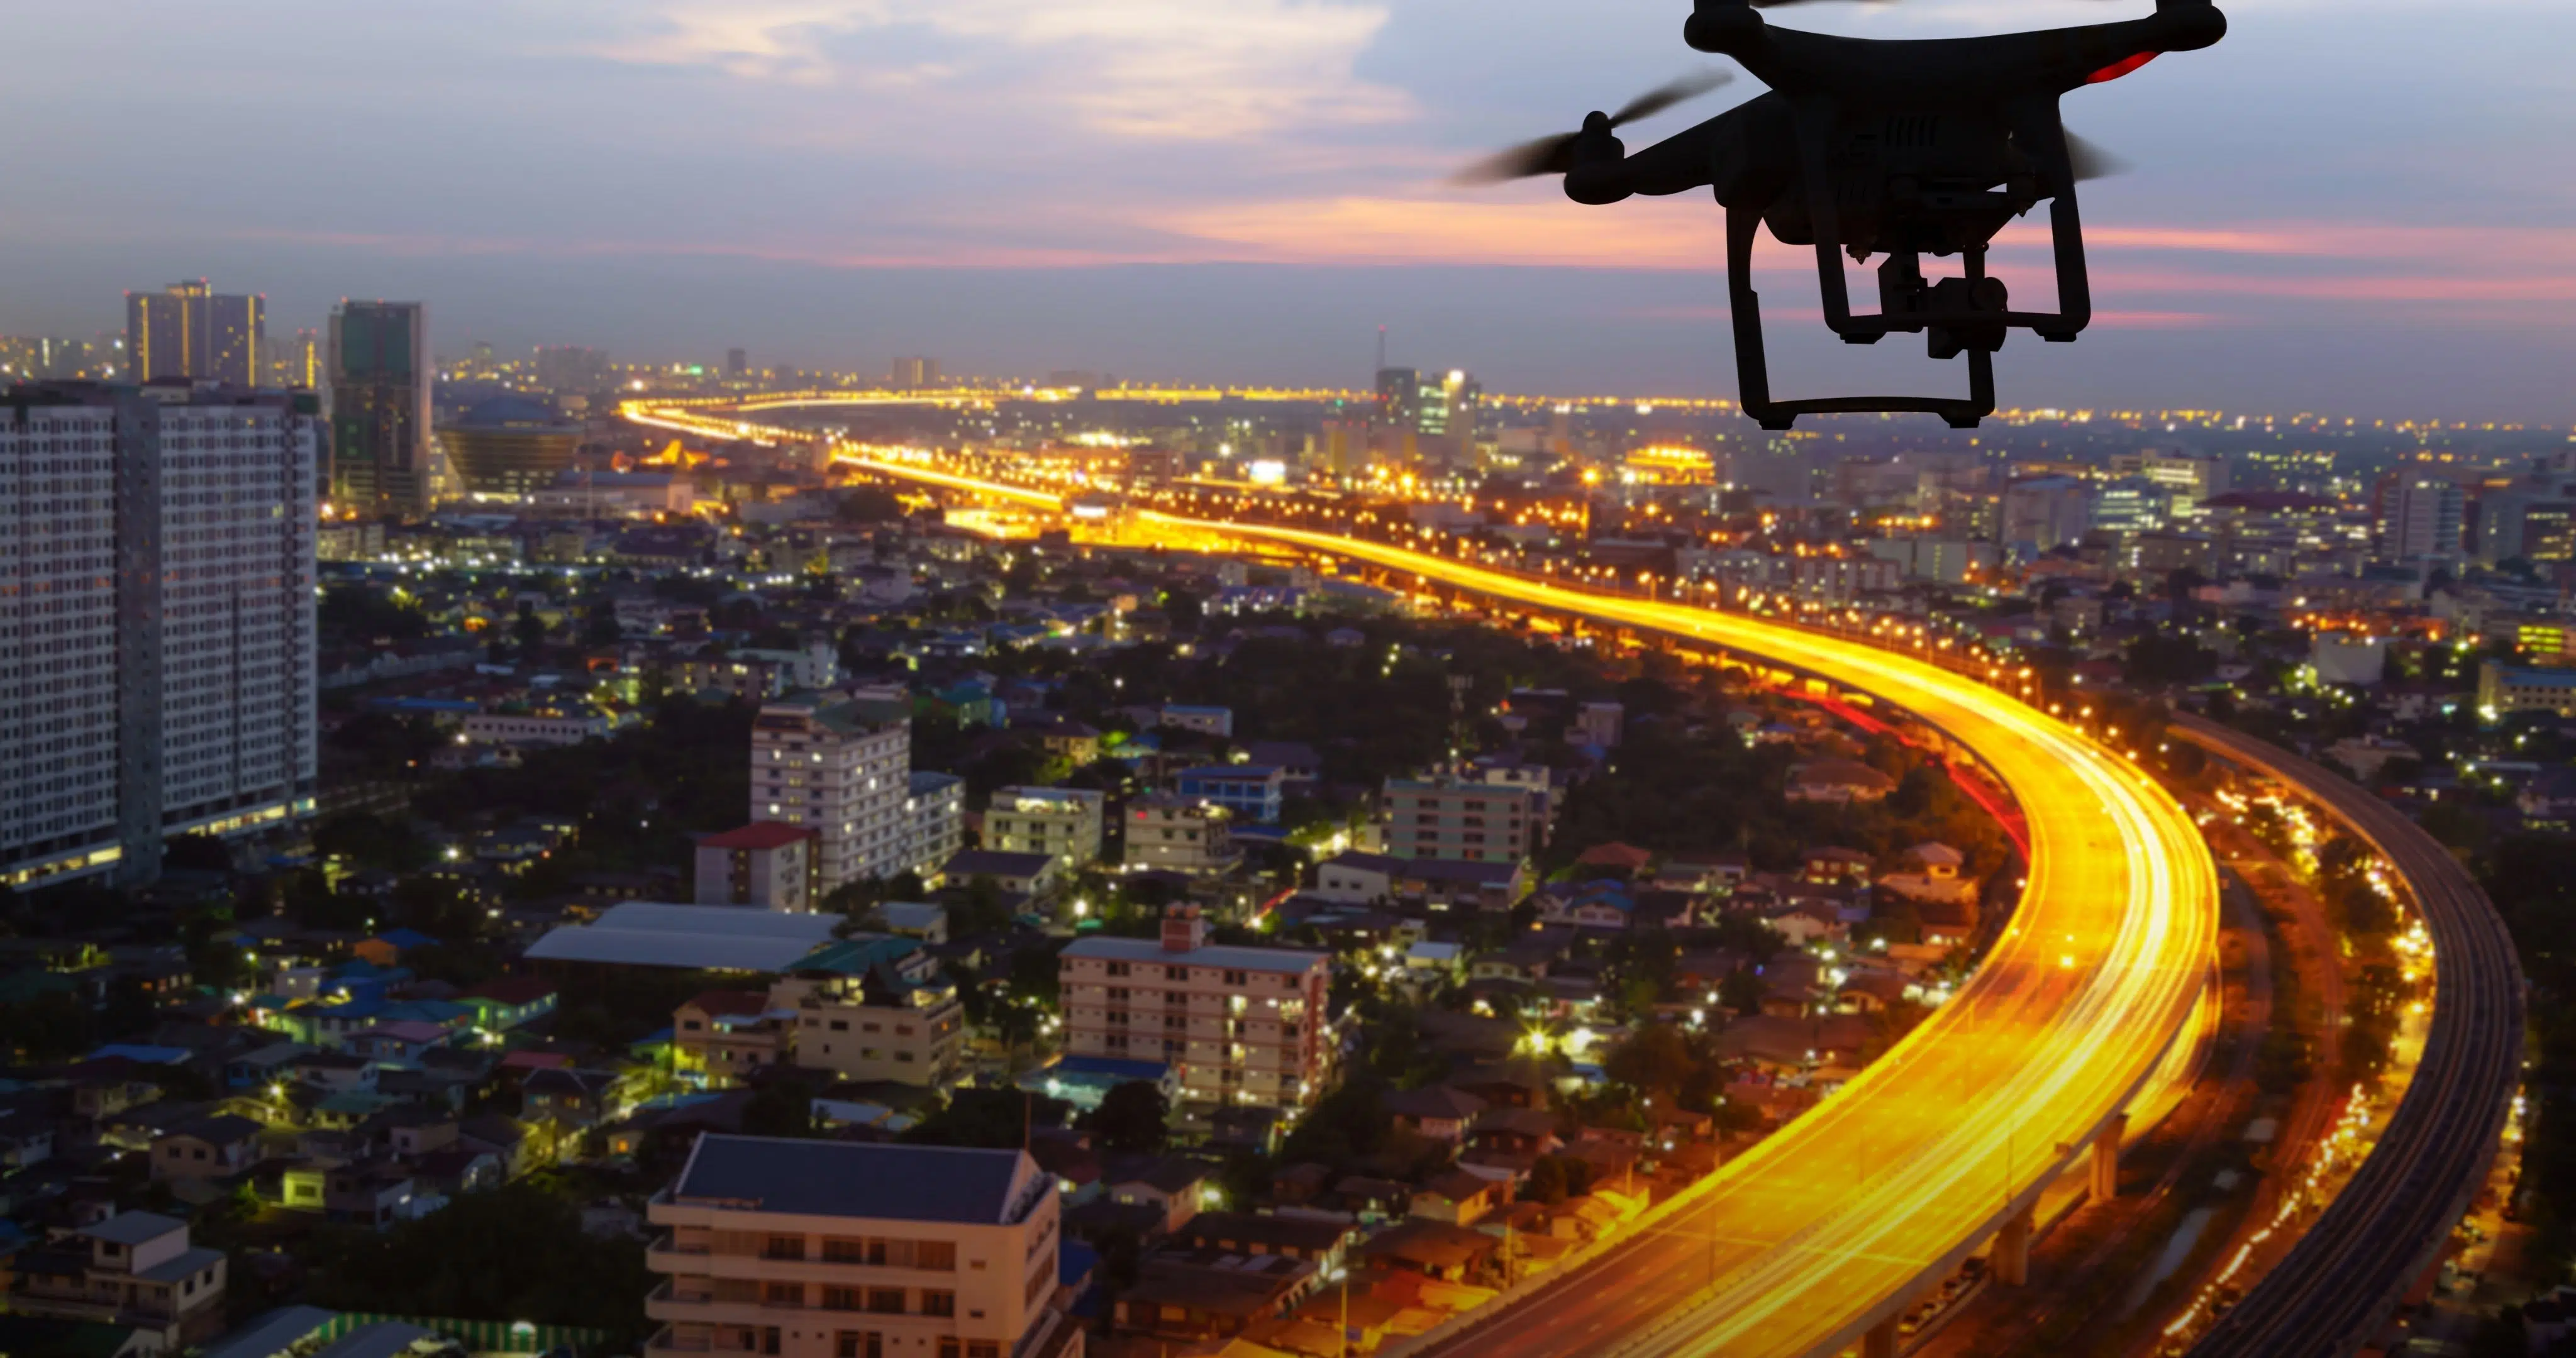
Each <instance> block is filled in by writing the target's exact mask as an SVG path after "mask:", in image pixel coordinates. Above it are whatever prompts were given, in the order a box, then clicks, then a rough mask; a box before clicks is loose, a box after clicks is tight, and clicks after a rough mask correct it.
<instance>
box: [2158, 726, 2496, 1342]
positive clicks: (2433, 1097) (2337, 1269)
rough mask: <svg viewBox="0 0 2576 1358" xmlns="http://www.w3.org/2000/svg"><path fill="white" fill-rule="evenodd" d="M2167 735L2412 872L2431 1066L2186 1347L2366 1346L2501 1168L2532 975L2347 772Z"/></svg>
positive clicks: (2224, 739)
mask: <svg viewBox="0 0 2576 1358" xmlns="http://www.w3.org/2000/svg"><path fill="white" fill-rule="evenodd" d="M2167 732H2168V734H2169V735H2171V736H2180V737H2182V738H2183V739H2186V740H2189V741H2191V742H2192V743H2193V744H2196V745H2199V746H2200V747H2202V748H2203V749H2205V750H2207V751H2209V752H2210V753H2212V754H2214V755H2217V756H2218V757H2220V758H2222V759H2225V760H2227V761H2228V762H2230V763H2233V764H2236V765H2238V766H2240V767H2243V768H2248V769H2253V770H2255V771H2258V772H2261V773H2264V774H2267V775H2269V776H2271V777H2273V778H2275V779H2278V780H2280V781H2281V782H2284V783H2288V784H2291V785H2293V786H2295V787H2297V788H2298V789H2299V790H2300V791H2301V792H2302V793H2303V794H2304V795H2305V796H2307V797H2308V798H2309V799H2311V800H2312V801H2314V802H2315V803H2316V804H2317V805H2319V806H2320V807H2323V808H2324V809H2325V810H2326V811H2327V812H2328V813H2329V814H2331V815H2332V816H2333V817H2334V818H2335V819H2336V820H2337V821H2340V822H2342V824H2343V825H2344V827H2345V828H2346V829H2347V830H2349V831H2350V832H2351V833H2353V834H2354V835H2357V836H2359V837H2360V838H2361V839H2363V840H2364V841H2366V842H2367V843H2369V844H2370V845H2371V847H2373V848H2375V849H2377V850H2378V851H2379V852H2380V853H2381V854H2382V855H2383V856H2385V857H2386V858H2387V859H2388V861H2389V862H2390V863H2391V864H2393V865H2394V866H2395V867H2396V869H2397V871H2398V872H2399V873H2400V874H2401V875H2402V876H2404V878H2405V879H2406V882H2407V885H2408V887H2409V888H2410V889H2411V890H2412V891H2413V892H2414V895H2415V901H2416V905H2417V908H2418V909H2419V910H2420V911H2421V912H2422V914H2423V916H2424V922H2425V926H2426V928H2427V929H2429V930H2430V931H2431V933H2432V935H2433V1021H2432V1026H2431V1029H2430V1031H2429V1032H2427V1033H2426V1035H2425V1039H2424V1055H2423V1059H2422V1060H2421V1061H2420V1062H2419V1063H2418V1064H2417V1065H2416V1068H2415V1075H2414V1078H2413V1079H2412V1080H2410V1081H2409V1082H2408V1084H2407V1086H2406V1093H2405V1094H2404V1096H2402V1097H2401V1098H2400V1099H2399V1100H2398V1103H2397V1111H2396V1112H2395V1113H2394V1114H2392V1115H2390V1117H2389V1120H2388V1125H2387V1126H2386V1127H2384V1128H2382V1129H2381V1131H2380V1135H2379V1142H2378V1144H2377V1146H2375V1147H2374V1148H2373V1149H2372V1151H2371V1153H2370V1156H2369V1158H2368V1159H2366V1160H2364V1161H2362V1164H2361V1168H2360V1169H2359V1170H2357V1171H2355V1173H2354V1174H2353V1177H2352V1180H2351V1182H2350V1183H2348V1184H2346V1185H2345V1186H2344V1190H2343V1191H2342V1192H2341V1193H2339V1194H2337V1195H2336V1196H2335V1199H2334V1201H2333V1202H2332V1203H2330V1204H2328V1206H2327V1207H2326V1210H2325V1211H2324V1213H2323V1214H2321V1215H2320V1216H2319V1217H2318V1218H2317V1220H2316V1221H2315V1223H2314V1224H2312V1225H2310V1226H2309V1228H2308V1230H2307V1233H2306V1234H2305V1235H2303V1236H2302V1237H2300V1240H2299V1243H2298V1244H2297V1245H2296V1246H2294V1247H2292V1249H2291V1250H2290V1253H2289V1254H2288V1255H2287V1256H2286V1257H2285V1258H2283V1259H2282V1260H2281V1262H2280V1263H2279V1264H2278V1265H2276V1266H2275V1267H2274V1268H2273V1269H2272V1271H2271V1272H2270V1273H2267V1274H2265V1275H2264V1277H2263V1279H2262V1281H2261V1282H2258V1283H2256V1284H2255V1285H2254V1287H2253V1289H2252V1290H2251V1291H2249V1292H2248V1293H2246V1295H2245V1299H2244V1300H2243V1301H2242V1302H2240V1303H2239V1304H2238V1305H2237V1307H2236V1308H2235V1309H2234V1310H2232V1311H2230V1312H2229V1313H2228V1314H2227V1315H2226V1317H2225V1318H2223V1319H2222V1320H2220V1321H2219V1322H2218V1324H2216V1325H2214V1326H2212V1327H2211V1329H2210V1331H2209V1333H2208V1334H2206V1335H2204V1336H2203V1337H2202V1338H2201V1341H2200V1343H2199V1344H2197V1345H2196V1346H2194V1347H2193V1349H2192V1350H2191V1352H2192V1355H2193V1358H2334V1356H2337V1355H2342V1354H2348V1353H2351V1352H2352V1351H2354V1350H2355V1349H2357V1348H2359V1347H2361V1345H2362V1344H2363V1343H2365V1342H2367V1341H2368V1340H2369V1339H2370V1338H2371V1337H2372V1336H2373V1335H2375V1334H2376V1333H2377V1332H2378V1331H2379V1330H2380V1329H2381V1328H2382V1327H2383V1326H2385V1325H2386V1324H2387V1323H2388V1320H2389V1317H2390V1316H2391V1314H2393V1313H2394V1312H2395V1310H2396V1309H2397V1306H2398V1304H2399V1302H2400V1301H2402V1300H2403V1299H2404V1297H2405V1295H2406V1292H2407V1290H2408V1289H2409V1288H2410V1287H2412V1286H2413V1285H2414V1284H2415V1282H2416V1281H2417V1280H2418V1279H2420V1278H2422V1277H2423V1276H2424V1274H2425V1273H2426V1271H2428V1270H2429V1269H2431V1268H2432V1267H2433V1266H2434V1264H2435V1263H2436V1261H2437V1260H2438V1259H2439V1257H2440V1252H2441V1249H2442V1247H2443V1245H2444V1243H2445V1242H2446V1241H2447V1240H2448V1239H2449V1238H2450V1234H2451V1230H2452V1228H2453V1227H2454V1226H2455V1225H2457V1224H2458V1222H2459V1220H2460V1218H2461V1217H2462V1216H2464V1215H2465V1214H2466V1213H2467V1212H2468V1209H2469V1205H2470V1203H2471V1202H2472V1201H2473V1200H2475V1198H2476V1197H2477V1194H2478V1189H2479V1187H2480V1185H2482V1184H2483V1183H2485V1181H2486V1177H2487V1171H2488V1170H2489V1168H2490V1167H2491V1165H2492V1163H2493V1157H2494V1154H2495V1150H2496V1146H2497V1144H2498V1143H2499V1142H2500V1141H2501V1139H2502V1138H2503V1135H2504V1127H2505V1120H2506V1118H2508V1117H2510V1116H2511V1114H2512V1109H2513V1099H2514V1093H2515V1091H2516V1090H2517V1089H2518V1088H2519V1087H2520V1084H2521V1068H2522V1018H2523V981H2522V965H2521V962H2520V961H2519V960H2518V959H2517V958H2516V957H2515V955H2514V949H2513V939H2512V937H2511V936H2510V935H2509V934H2507V933H2506V932H2505V927H2504V921H2503V920H2502V919H2501V918H2499V917H2498V916H2497V915H2496V911H2495V906H2494V904H2493V903H2491V902H2489V901H2488V900H2487V897H2486V893H2485V892H2484V891H2482V890H2480V889H2479V888H2478V884H2477V882H2476V880H2475V879H2473V878H2471V877H2470V876H2469V874H2468V872H2467V870H2465V869H2464V868H2462V867H2461V866H2460V864H2459V862H2458V860H2456V859H2454V858H2452V857H2451V854H2450V851H2449V850H2447V849H2444V848H2443V847H2442V846H2441V845H2440V844H2439V843H2437V842H2436V841H2435V840H2434V839H2433V837H2432V836H2431V835H2428V834H2426V833H2424V830H2423V827H2421V826H2419V825H2417V824H2415V822H2413V821H2411V820H2408V819H2407V818H2406V817H2405V816H2404V815H2403V814H2401V813H2399V812H2398V811H2397V809H2396V808H2394V807H2392V806H2390V805H2388V804H2387V803H2386V802H2384V801H2381V800H2380V799H2379V798H2378V797H2375V796H2373V795H2371V793H2370V792H2369V791H2367V790H2366V789H2364V788H2361V787H2359V786H2357V785H2355V784H2353V783H2351V782H2349V781H2347V780H2346V779H2344V778H2343V777H2342V776H2341V775H2339V774H2336V773H2332V772H2330V771H2328V770H2326V769H2324V768H2322V767H2320V766H2318V765H2316V764H2313V763H2310V762H2309V761H2307V760H2305V759H2301V758H2299V757H2298V756H2297V755H2294V754H2291V753H2289V752H2288V751H2286V750H2283V749H2280V748H2279V747H2277V746H2274V745H2270V744H2267V743H2265V742H2263V741H2260V740H2256V739H2254V738H2253V737H2251V736H2247V735H2244V734H2241V733H2239V732H2237V731H2234V730H2231V729H2229V728H2227V727H2224V726H2220V725H2218V724H2217V723H2215V722H2210V721H2206V720H2204V719H2201V718H2198V717H2193V716H2190V715H2188V714H2176V715H2175V717H2174V719H2173V723H2172V725H2171V726H2169V727H2168V728H2167Z"/></svg>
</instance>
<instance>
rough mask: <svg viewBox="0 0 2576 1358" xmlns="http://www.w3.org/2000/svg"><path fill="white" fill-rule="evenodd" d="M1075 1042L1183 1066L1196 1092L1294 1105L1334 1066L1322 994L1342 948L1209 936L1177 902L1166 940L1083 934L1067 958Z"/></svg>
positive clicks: (1084, 1051)
mask: <svg viewBox="0 0 2576 1358" xmlns="http://www.w3.org/2000/svg"><path fill="white" fill-rule="evenodd" d="M1058 966H1059V967H1060V969H1061V971H1060V974H1061V976H1062V979H1063V987H1062V988H1063V994H1064V1022H1065V1050H1066V1051H1068V1052H1070V1053H1072V1054H1073V1055H1076V1056H1105V1057H1111V1058H1115V1059H1121V1060H1130V1061H1159V1062H1161V1063H1163V1064H1165V1065H1170V1066H1177V1067H1179V1068H1180V1076H1181V1092H1182V1096H1183V1097H1184V1098H1187V1099H1192V1100H1200V1101H1205V1102H1210V1103H1221V1104H1267V1105H1272V1106H1277V1107H1295V1106H1299V1105H1302V1104H1306V1103H1311V1102H1313V1101H1314V1099H1315V1096H1316V1095H1318V1094H1320V1093H1321V1092H1322V1091H1323V1086H1324V1083H1325V1079H1326V1076H1327V1075H1328V1074H1329V1073H1330V1070H1331V1062H1332V1046H1331V1043H1330V1041H1329V1040H1328V1037H1329V1035H1328V1034H1327V1033H1326V1032H1325V1031H1324V1029H1325V1023H1324V993H1325V989H1326V987H1327V986H1328V985H1329V984H1330V980H1331V975H1332V958H1331V956H1330V955H1329V954H1326V953H1319V952H1301V951H1298V950H1296V949H1292V948H1239V947H1225V946H1219V945H1212V944H1210V943H1209V942H1208V941H1207V921H1206V920H1205V919H1204V918H1202V917H1201V916H1200V914H1199V911H1198V907H1196V906H1190V905H1176V906H1173V907H1171V908H1170V909H1169V910H1167V911H1166V912H1165V914H1164V917H1163V934H1162V937H1161V938H1160V939H1151V938H1107V937H1100V936H1094V937H1090V938H1084V939H1078V940H1076V941H1075V942H1074V943H1073V944H1072V945H1070V946H1068V947H1067V948H1066V949H1065V950H1064V952H1063V953H1062V954H1060V956H1059V961H1058Z"/></svg>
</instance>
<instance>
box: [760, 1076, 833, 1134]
mask: <svg viewBox="0 0 2576 1358" xmlns="http://www.w3.org/2000/svg"><path fill="white" fill-rule="evenodd" d="M742 1130H743V1135H745V1136H789V1137H810V1136H819V1135H821V1131H820V1129H819V1128H817V1127H816V1125H815V1122H814V1087H813V1086H812V1085H809V1084H807V1083H806V1082H805V1081H803V1080H801V1079H794V1078H789V1079H779V1080H771V1081H770V1082H768V1083H767V1084H764V1085H762V1086H761V1087H760V1088H758V1089H756V1090H754V1091H752V1095H751V1097H750V1098H749V1099H746V1100H744V1101H743V1105H742Z"/></svg>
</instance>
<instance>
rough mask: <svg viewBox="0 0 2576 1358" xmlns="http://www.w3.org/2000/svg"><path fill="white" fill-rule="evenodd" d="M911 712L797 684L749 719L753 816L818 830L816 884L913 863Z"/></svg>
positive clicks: (826, 886)
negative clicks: (840, 697) (832, 695)
mask: <svg viewBox="0 0 2576 1358" xmlns="http://www.w3.org/2000/svg"><path fill="white" fill-rule="evenodd" d="M911 764H912V716H911V713H910V711H909V710H908V709H907V708H905V707H904V706H903V705H902V704H900V703H890V702H872V701H862V702H851V701H846V700H837V699H834V698H830V697H827V696H824V695H821V694H815V693H793V694H789V695H788V696H786V697H784V698H781V699H779V700H777V701H776V702H772V703H769V704H767V705H765V706H763V707H762V708H761V709H760V715H759V717H757V718H756V719H754V720H753V722H752V726H751V818H752V819H753V820H756V821H762V820H768V821H784V822H786V823H787V824H789V825H801V826H804V827H806V828H808V829H811V830H813V831H814V832H815V833H816V834H817V835H818V836H820V840H819V843H818V845H817V864H818V868H817V873H816V881H815V886H816V889H817V890H819V891H830V890H831V889H832V888H834V887H837V886H840V885H842V884H843V883H845V882H855V881H862V880H865V879H868V878H873V877H891V876H893V875H895V874H896V873H899V872H902V871H904V870H906V869H908V868H910V867H912V866H913V860H912V853H913V818H912V811H911V808H910V801H911V797H912V768H911Z"/></svg>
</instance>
